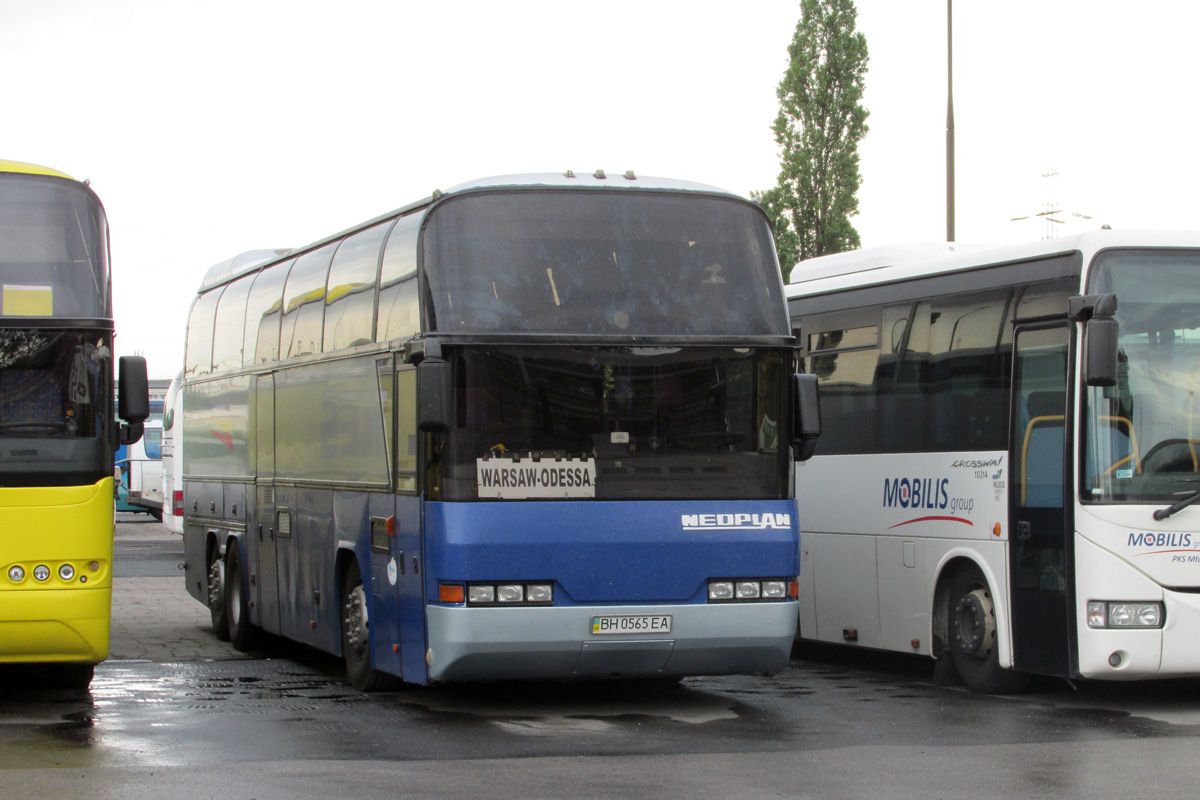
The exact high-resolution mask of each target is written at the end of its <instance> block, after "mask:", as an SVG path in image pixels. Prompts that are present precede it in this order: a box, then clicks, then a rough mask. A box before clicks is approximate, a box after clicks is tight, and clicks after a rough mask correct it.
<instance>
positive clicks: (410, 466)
mask: <svg viewBox="0 0 1200 800" xmlns="http://www.w3.org/2000/svg"><path fill="white" fill-rule="evenodd" d="M395 409H396V459H395V463H396V536H395V538H394V539H393V540H392V542H393V545H392V546H393V548H394V549H395V556H396V561H397V564H399V565H400V570H399V573H400V574H399V575H398V576H397V581H396V591H397V601H398V605H399V613H400V656H401V660H402V662H403V667H404V679H405V680H406V681H410V682H413V683H425V676H426V665H425V649H426V645H425V592H424V589H423V583H422V582H423V580H424V574H423V573H424V568H425V561H424V554H423V552H422V547H421V545H422V542H423V535H422V528H423V523H424V520H423V514H422V502H421V493H420V492H418V481H417V465H418V463H419V461H418V457H417V452H418V449H419V445H420V436H419V435H418V431H417V369H416V367H413V366H408V367H402V368H399V369H397V371H396V403H395Z"/></svg>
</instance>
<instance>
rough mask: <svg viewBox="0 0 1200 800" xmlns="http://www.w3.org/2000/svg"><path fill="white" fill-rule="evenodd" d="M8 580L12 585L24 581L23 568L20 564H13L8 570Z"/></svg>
mask: <svg viewBox="0 0 1200 800" xmlns="http://www.w3.org/2000/svg"><path fill="white" fill-rule="evenodd" d="M8 579H9V580H10V581H12V582H13V583H20V582H21V581H23V580H25V568H24V567H22V566H21V565H20V564H14V565H12V566H11V567H9V568H8Z"/></svg>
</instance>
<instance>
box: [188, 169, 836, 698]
mask: <svg viewBox="0 0 1200 800" xmlns="http://www.w3.org/2000/svg"><path fill="white" fill-rule="evenodd" d="M256 261H257V259H243V266H241V267H238V266H237V262H236V260H235V261H231V262H226V263H224V264H222V265H218V267H215V268H214V269H213V271H210V274H209V276H208V277H207V278H206V279H205V281H204V283H203V285H202V286H201V288H200V292H199V295H198V297H197V298H196V300H195V304H194V305H193V307H192V310H191V314H190V319H189V324H188V335H187V355H186V364H185V376H184V389H183V391H184V397H185V399H184V404H183V408H184V438H185V439H186V441H187V450H186V451H185V457H184V517H185V519H184V522H185V525H184V541H185V550H186V562H187V566H186V575H187V586H188V590H189V591H190V592H191V593H192V594H193V595H194V596H195V597H196V598H197V599H199V600H200V601H201V602H204V603H206V604H207V605H208V606H209V608H210V611H211V613H212V619H213V624H214V627H215V629H216V630H217V632H218V634H221V635H228V636H230V637H231V638H232V640H233V643H234V645H235V646H236V647H239V648H246V647H250V646H251V645H252V644H253V642H254V639H255V635H256V634H257V633H258V632H259V631H262V630H265V631H270V632H272V633H276V634H281V635H283V636H285V637H288V638H290V639H293V640H296V641H299V642H303V643H306V644H309V645H311V646H313V647H317V648H320V649H322V650H325V651H328V652H330V653H334V654H338V653H340V654H342V655H343V656H344V658H345V661H346V666H347V671H348V673H349V677H350V680H351V682H352V683H353V684H354V685H355V686H357V687H359V688H364V689H378V688H382V687H384V686H386V685H388V684H390V683H391V682H393V681H394V679H395V678H402V679H403V680H405V681H409V682H413V683H421V684H423V683H428V682H434V681H459V680H475V679H503V678H533V679H539V678H576V677H579V678H584V677H601V676H625V677H676V676H684V675H698V674H717V673H736V672H775V671H778V670H780V669H783V668H784V667H785V666H786V665H787V662H788V658H789V654H790V650H791V646H792V642H793V638H794V636H795V628H796V617H797V610H796V599H795V598H796V591H797V576H798V573H799V567H800V565H799V546H798V536H799V533H798V520H797V518H796V506H795V499H794V496H793V486H794V483H793V474H794V463H795V461H794V459H795V458H797V457H804V456H806V455H807V454H808V453H810V452H811V449H812V446H813V440H814V437H815V436H816V434H817V433H818V430H819V421H818V419H817V407H816V398H815V391H816V389H815V387H816V382H815V381H813V380H811V379H807V378H806V377H805V376H797V375H796V374H795V373H796V362H795V340H794V339H793V338H792V336H791V332H790V329H789V325H788V319H787V313H786V304H785V302H784V299H783V285H782V281H781V279H780V277H779V269H778V265H777V263H776V259H775V254H774V247H773V242H772V238H771V231H770V227H769V225H768V222H767V220H766V218H765V216H764V215H763V213H762V212H761V211H760V210H759V209H758V208H757V207H756V206H755V205H753V204H752V203H750V202H748V201H746V200H744V199H742V198H739V197H737V196H735V195H731V194H729V193H726V192H723V191H720V190H717V189H712V188H709V187H705V186H699V185H696V184H690V183H683V182H678V181H671V180H662V179H655V178H644V177H637V176H635V175H633V174H632V173H627V174H626V175H624V176H613V177H606V176H605V175H604V174H603V173H602V172H597V173H596V174H595V175H575V174H573V173H570V172H568V173H566V174H565V175H562V174H556V175H528V176H518V177H507V178H495V179H490V180H482V181H478V182H475V183H470V184H466V185H463V186H459V187H457V188H455V189H453V190H451V191H449V192H445V193H443V192H435V193H434V195H433V196H432V197H429V198H426V199H423V200H420V201H418V202H415V203H412V204H411V205H408V206H406V207H404V208H401V209H399V210H397V211H394V212H392V213H389V214H386V215H384V216H381V217H379V218H377V219H374V220H371V221H369V222H366V223H363V224H362V225H359V226H357V227H354V228H352V229H350V230H348V231H345V232H343V233H339V234H337V235H335V236H331V237H329V238H326V239H323V240H321V241H318V242H316V243H314V244H312V245H310V246H308V247H305V248H301V249H298V250H295V251H292V252H288V253H286V254H271V255H270V257H269V258H267V259H266V260H265V261H261V262H258V263H256ZM805 411H807V413H805Z"/></svg>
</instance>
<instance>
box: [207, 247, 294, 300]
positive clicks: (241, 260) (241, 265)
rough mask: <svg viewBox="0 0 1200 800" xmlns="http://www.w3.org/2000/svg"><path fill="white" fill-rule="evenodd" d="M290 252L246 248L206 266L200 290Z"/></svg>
mask: <svg viewBox="0 0 1200 800" xmlns="http://www.w3.org/2000/svg"><path fill="white" fill-rule="evenodd" d="M290 252H292V251H291V250H289V249H288V248H282V249H280V250H247V251H246V252H244V253H239V254H237V255H236V256H234V257H233V258H227V259H225V260H224V261H222V262H220V263H219V264H213V265H212V266H211V267H209V268H208V272H205V273H204V280H202V281H201V282H200V291H201V292H203V291H205V290H206V289H211V288H212V287H214V286H219V285H220V284H222V283H224V282H225V281H227V280H230V279H231V278H235V277H237V276H238V275H245V274H246V273H247V272H249V271H250V270H252V269H254V268H255V267H257V266H258V265H260V264H265V263H266V262H268V261H271V260H273V259H275V258H278V257H279V256H285V255H287V254H288V253H290Z"/></svg>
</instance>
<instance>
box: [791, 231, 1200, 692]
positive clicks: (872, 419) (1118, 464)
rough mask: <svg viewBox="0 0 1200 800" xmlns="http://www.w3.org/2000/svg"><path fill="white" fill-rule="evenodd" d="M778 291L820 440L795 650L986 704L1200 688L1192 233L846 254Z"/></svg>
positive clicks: (1198, 273)
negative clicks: (827, 650) (1042, 678)
mask: <svg viewBox="0 0 1200 800" xmlns="http://www.w3.org/2000/svg"><path fill="white" fill-rule="evenodd" d="M930 253H933V254H935V255H934V256H933V257H930V255H929V254H930ZM793 279H798V281H797V282H796V283H793V284H792V285H790V286H789V287H788V303H789V308H790V314H791V318H792V324H793V328H794V329H795V333H796V335H797V337H798V343H799V345H800V348H801V355H802V357H803V362H804V368H805V369H806V370H807V371H808V372H810V373H813V374H815V375H816V376H817V378H818V382H819V385H820V389H821V398H820V406H821V413H822V424H823V427H824V435H823V436H822V438H821V441H820V446H819V448H818V451H817V455H816V457H815V458H813V459H812V460H811V461H809V462H807V463H801V464H798V465H797V475H796V477H797V480H796V484H797V490H798V491H797V494H798V498H799V502H800V504H801V507H802V508H804V509H805V538H804V539H803V541H802V548H801V549H802V553H801V558H802V567H801V587H800V636H801V637H802V638H806V639H813V640H819V641H824V642H838V643H847V644H852V645H856V646H858V647H867V648H878V649H884V650H895V651H902V652H910V653H919V654H924V655H929V656H933V657H934V658H937V659H939V662H938V665H939V666H938V671H939V672H940V673H941V675H940V677H943V678H946V677H949V676H951V675H952V674H953V673H952V672H949V665H951V664H952V665H953V667H954V671H956V672H957V673H958V676H959V677H961V679H962V681H963V682H964V683H965V684H966V685H967V686H968V687H970V688H971V689H974V690H976V691H983V692H1001V691H1015V690H1017V689H1019V688H1020V687H1021V686H1022V685H1023V684H1024V681H1025V679H1026V676H1027V675H1028V674H1042V675H1054V676H1061V677H1064V678H1067V679H1073V678H1077V677H1082V678H1099V679H1114V680H1120V679H1126V680H1131V679H1140V678H1152V677H1180V676H1195V675H1200V648H1197V647H1196V641H1198V640H1200V505H1197V506H1195V507H1194V508H1190V509H1189V508H1188V505H1189V504H1191V503H1192V501H1195V500H1198V499H1200V420H1198V417H1200V402H1198V401H1197V395H1198V394H1200V233H1129V232H1117V231H1097V232H1094V233H1088V234H1084V235H1082V236H1078V237H1072V238H1063V239H1056V240H1048V241H1042V242H1038V243H1036V244H1031V245H1024V246H1019V247H1008V248H1003V249H991V250H980V249H977V248H960V247H959V246H957V245H946V244H941V245H936V246H933V247H932V248H926V249H924V250H922V249H921V248H913V247H905V248H899V249H896V248H892V249H889V250H886V251H874V252H869V251H860V252H858V253H849V254H839V255H837V256H829V257H825V258H818V259H813V260H811V261H808V262H805V263H802V264H800V265H799V266H798V267H797V268H796V270H795V272H793Z"/></svg>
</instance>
